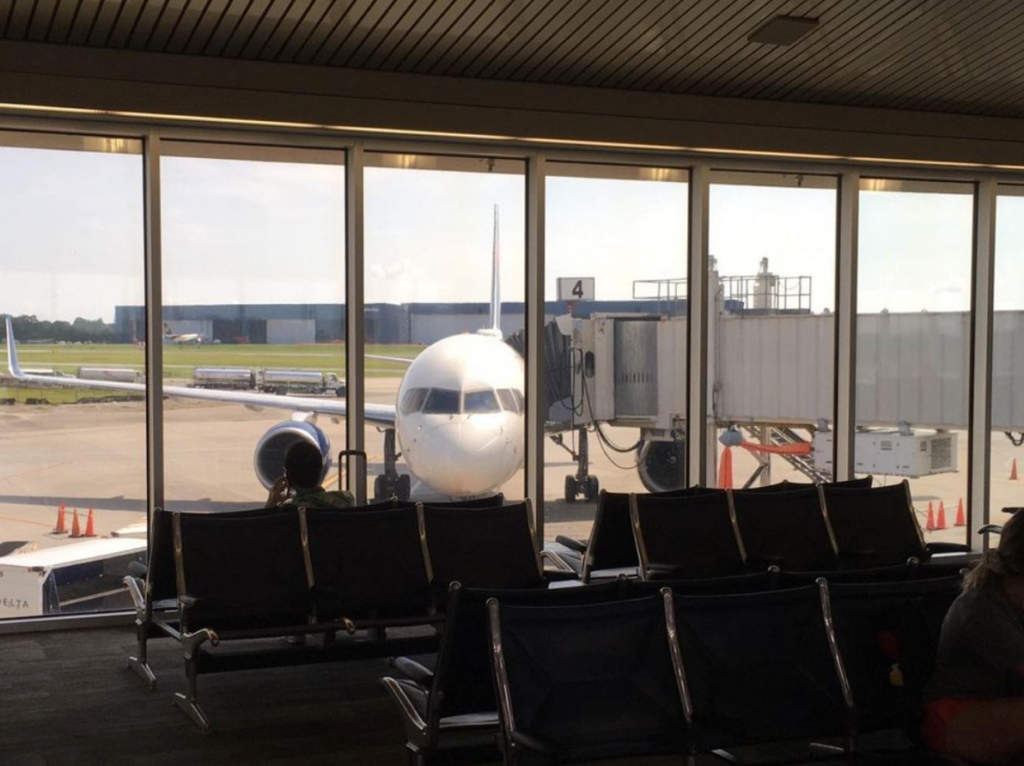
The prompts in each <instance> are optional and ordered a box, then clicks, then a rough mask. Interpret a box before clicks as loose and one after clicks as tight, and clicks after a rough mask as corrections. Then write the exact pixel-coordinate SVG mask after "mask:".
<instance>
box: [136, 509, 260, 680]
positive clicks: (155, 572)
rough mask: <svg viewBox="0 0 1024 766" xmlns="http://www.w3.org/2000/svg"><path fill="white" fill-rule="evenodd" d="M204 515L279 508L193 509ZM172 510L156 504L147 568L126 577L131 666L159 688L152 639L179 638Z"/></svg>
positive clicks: (234, 514) (247, 514)
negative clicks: (131, 614) (131, 612)
mask: <svg viewBox="0 0 1024 766" xmlns="http://www.w3.org/2000/svg"><path fill="white" fill-rule="evenodd" d="M192 513H193V514H195V515H202V516H203V517H205V518H236V519H243V518H253V517H259V516H267V515H271V516H273V515H277V514H279V513H280V511H279V509H277V508H253V509H246V510H240V511H218V512H210V511H193V512H192ZM172 519H173V513H172V512H170V511H167V510H164V509H163V508H157V509H156V511H155V512H154V513H153V516H152V518H151V520H150V531H149V534H150V548H149V560H148V562H147V565H146V567H145V571H144V572H140V573H139V574H137V575H129V576H128V577H125V578H124V582H125V585H126V586H127V588H128V592H129V593H130V594H131V597H132V601H133V602H134V606H135V632H136V638H137V652H136V654H135V655H134V656H130V657H129V658H128V666H129V667H130V668H132V669H133V670H134V671H135V672H136V673H138V675H139V676H140V677H141V678H142V679H143V680H144V681H146V683H148V684H149V686H150V688H154V689H155V688H156V676H155V674H154V673H153V670H152V668H150V666H149V639H151V638H154V637H160V636H164V637H170V638H174V639H178V638H180V627H181V626H180V621H179V616H180V615H179V611H178V601H177V598H178V586H177V580H176V578H175V563H174V529H173V522H172Z"/></svg>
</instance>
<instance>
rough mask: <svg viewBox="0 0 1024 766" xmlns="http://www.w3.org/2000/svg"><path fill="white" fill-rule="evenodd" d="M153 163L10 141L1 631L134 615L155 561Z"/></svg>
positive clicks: (53, 139) (5, 166) (45, 139)
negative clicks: (149, 392)
mask: <svg viewBox="0 0 1024 766" xmlns="http://www.w3.org/2000/svg"><path fill="white" fill-rule="evenodd" d="M141 151H142V147H141V143H140V142H139V141H134V140H125V139H119V138H99V137H84V136H44V135H30V134H18V133H4V132H0V274H2V278H0V314H5V315H9V316H12V317H13V329H14V335H15V337H16V339H17V343H16V348H17V356H18V359H19V361H20V366H21V369H22V371H23V374H24V375H25V377H26V379H25V380H17V379H15V378H14V376H13V374H11V373H12V371H11V370H9V369H7V364H6V351H7V349H6V348H5V362H4V371H3V376H2V377H0V404H2V405H3V406H0V619H3V618H20V617H30V616H38V615H43V614H57V613H61V614H66V613H71V612H91V611H101V610H107V609H113V608H126V607H128V606H129V605H130V600H129V599H128V596H127V593H126V592H125V591H124V590H123V587H122V584H121V578H122V577H123V575H124V574H126V573H127V565H128V563H129V562H130V561H131V560H143V559H144V558H145V552H146V415H145V402H144V393H143V390H142V389H143V386H142V381H143V366H144V360H143V352H142V350H141V348H140V346H139V343H138V342H139V341H141V340H142V339H143V337H144V335H145V326H144V324H143V322H142V316H141V315H140V316H138V317H137V318H136V320H137V321H135V322H134V323H132V322H128V321H126V313H125V309H126V307H128V306H132V305H140V304H141V303H142V302H143V296H144V289H143V274H144V259H143V258H144V238H143V183H142V157H141ZM0 332H3V329H2V328H0ZM6 343H8V344H10V343H11V339H10V338H6ZM118 385H121V386H123V388H121V389H118V388H117V387H118ZM115 535H117V536H116V537H115Z"/></svg>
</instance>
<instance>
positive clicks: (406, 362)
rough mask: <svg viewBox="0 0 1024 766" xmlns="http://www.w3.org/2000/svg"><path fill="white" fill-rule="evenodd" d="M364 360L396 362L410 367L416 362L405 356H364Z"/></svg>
mask: <svg viewBox="0 0 1024 766" xmlns="http://www.w3.org/2000/svg"><path fill="white" fill-rule="evenodd" d="M363 358H364V359H376V360H377V361H378V362H395V363H397V364H404V365H410V364H412V363H413V362H414V361H415V360H414V359H409V358H408V357H404V356H379V355H377V354H364V355H363Z"/></svg>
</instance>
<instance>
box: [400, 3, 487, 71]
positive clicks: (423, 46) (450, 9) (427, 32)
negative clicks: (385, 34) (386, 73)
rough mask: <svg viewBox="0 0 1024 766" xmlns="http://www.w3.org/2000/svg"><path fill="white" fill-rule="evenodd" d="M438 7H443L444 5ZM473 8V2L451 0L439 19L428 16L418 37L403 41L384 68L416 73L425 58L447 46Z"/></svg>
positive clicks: (408, 37)
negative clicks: (447, 42) (439, 48)
mask: <svg viewBox="0 0 1024 766" xmlns="http://www.w3.org/2000/svg"><path fill="white" fill-rule="evenodd" d="M437 5H438V7H441V6H442V5H443V4H442V3H437ZM472 6H473V0H451V2H449V3H448V4H447V7H445V8H444V9H443V10H442V11H441V13H440V14H439V15H438V16H437V18H433V15H432V14H430V15H428V17H427V18H425V19H424V26H423V28H422V29H421V30H419V32H418V36H413V35H409V36H407V37H406V38H405V39H404V40H402V42H401V43H400V44H399V46H398V47H396V48H395V50H394V52H393V53H392V54H391V56H390V57H389V59H388V61H386V62H384V68H385V69H392V70H394V71H397V72H409V71H414V70H415V68H416V67H417V66H418V65H419V64H420V63H421V62H422V61H423V60H424V59H425V58H429V57H430V56H432V55H433V53H434V51H435V50H436V49H437V48H438V46H440V45H446V43H445V41H446V40H448V39H450V37H451V35H452V34H453V33H452V29H453V28H454V27H455V25H456V24H457V23H458V22H459V19H461V18H462V17H463V16H465V14H466V13H467V11H469V10H470V9H471V8H472Z"/></svg>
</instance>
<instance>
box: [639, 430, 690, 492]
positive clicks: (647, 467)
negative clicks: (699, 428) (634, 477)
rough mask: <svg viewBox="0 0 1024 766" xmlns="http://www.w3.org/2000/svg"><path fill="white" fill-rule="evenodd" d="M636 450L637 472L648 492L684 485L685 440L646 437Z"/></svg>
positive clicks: (677, 487)
mask: <svg viewBox="0 0 1024 766" xmlns="http://www.w3.org/2000/svg"><path fill="white" fill-rule="evenodd" d="M636 451H637V472H638V473H639V474H640V481H642V482H643V485H644V486H645V487H646V488H647V491H648V492H665V491H666V490H670V489H682V488H683V487H685V486H686V442H684V441H652V440H649V439H648V440H645V441H643V442H642V443H641V444H640V446H639V447H637V450H636Z"/></svg>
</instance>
